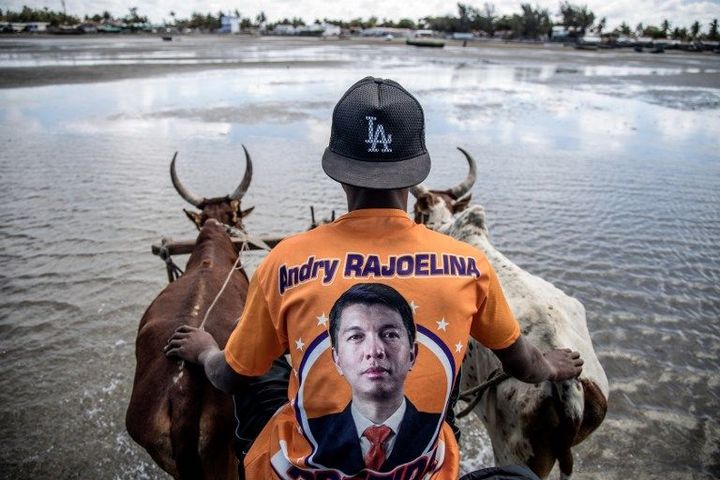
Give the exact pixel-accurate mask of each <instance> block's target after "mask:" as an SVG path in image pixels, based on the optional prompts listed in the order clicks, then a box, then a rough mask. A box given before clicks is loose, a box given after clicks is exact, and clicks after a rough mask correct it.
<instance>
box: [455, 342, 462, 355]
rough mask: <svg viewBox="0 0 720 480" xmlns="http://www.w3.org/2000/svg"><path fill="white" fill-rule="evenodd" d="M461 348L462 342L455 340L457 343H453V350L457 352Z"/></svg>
mask: <svg viewBox="0 0 720 480" xmlns="http://www.w3.org/2000/svg"><path fill="white" fill-rule="evenodd" d="M462 349H463V344H462V342H457V343H456V344H455V351H456V352H458V353H459V352H460V351H461V350H462Z"/></svg>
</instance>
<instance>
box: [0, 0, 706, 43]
mask: <svg viewBox="0 0 720 480" xmlns="http://www.w3.org/2000/svg"><path fill="white" fill-rule="evenodd" d="M457 9H458V11H457V15H445V16H428V17H424V18H420V19H418V20H417V21H415V20H412V19H409V18H403V19H400V20H398V21H394V20H391V19H385V18H383V19H382V20H379V19H378V18H377V17H370V18H368V19H364V18H355V19H352V20H335V19H329V18H324V19H322V20H320V19H315V20H314V21H313V22H312V23H317V24H319V23H329V24H332V25H337V26H340V27H342V28H344V29H351V30H353V29H365V28H372V27H390V28H392V27H395V28H409V29H416V28H427V29H432V30H437V31H440V32H446V33H455V32H473V33H477V34H481V35H486V36H489V37H493V36H495V35H496V33H497V32H502V35H503V37H505V38H508V37H509V38H525V39H536V38H543V37H547V36H548V35H549V34H550V32H551V31H552V28H553V27H554V26H563V27H565V29H566V30H567V33H568V34H569V36H571V37H581V36H584V35H585V34H586V33H594V34H600V35H602V34H606V33H614V34H617V35H627V36H638V37H640V36H644V37H651V38H654V39H661V38H667V39H675V40H683V41H688V40H713V41H717V40H720V35H719V34H718V20H717V19H713V20H712V21H710V22H709V23H708V25H707V31H706V32H705V33H703V28H702V25H701V24H700V22H699V21H695V22H693V23H692V25H690V26H680V25H674V24H672V22H671V21H670V20H668V19H666V20H664V21H663V22H662V23H661V24H660V25H657V26H656V25H643V24H642V23H639V24H637V25H636V26H635V28H631V27H630V26H629V25H628V24H627V22H622V23H621V24H620V25H619V26H617V27H615V28H614V29H612V30H609V29H608V26H607V19H606V18H605V17H603V18H600V19H597V18H596V16H595V14H594V13H593V12H592V11H591V10H590V9H589V8H588V7H587V6H585V5H574V4H572V3H570V2H568V1H563V2H562V3H560V7H559V10H558V12H556V20H553V19H552V18H551V14H550V10H549V9H547V8H541V7H539V6H532V5H531V4H529V3H523V4H521V5H520V12H518V13H514V14H512V15H502V16H500V15H497V14H496V12H495V6H494V4H492V3H485V5H484V7H483V8H482V9H480V8H476V7H473V6H472V5H469V4H464V3H458V4H457ZM169 16H170V17H171V20H170V21H165V22H164V24H163V26H167V27H174V28H177V29H193V30H202V31H214V30H218V29H219V28H220V26H221V18H222V17H223V16H234V17H236V18H239V19H240V28H241V29H244V30H250V29H258V28H263V29H266V30H272V29H273V28H274V27H275V26H276V25H280V24H291V25H293V26H295V27H297V26H303V25H306V23H305V20H304V19H302V18H300V17H294V18H284V19H282V20H279V21H276V22H268V21H267V17H266V16H265V13H264V12H260V13H259V14H257V15H255V16H254V17H250V16H243V15H241V14H240V12H239V11H238V10H237V9H236V10H234V11H232V12H230V11H228V12H222V11H219V12H217V13H215V14H213V13H211V12H208V13H205V14H203V13H199V12H194V13H193V14H192V15H191V16H190V18H177V16H176V14H175V12H172V11H171V12H169ZM0 21H5V22H48V23H49V24H50V25H52V26H58V25H68V24H79V23H82V22H83V21H84V22H95V23H112V24H125V25H139V24H148V25H149V22H148V18H147V17H146V16H143V15H140V14H139V13H138V9H137V8H130V9H129V13H128V14H127V15H125V16H124V17H119V18H115V17H113V16H112V15H111V14H110V12H108V11H104V12H102V13H101V14H94V15H85V17H84V19H81V18H79V17H77V16H73V15H66V14H65V13H63V12H56V11H53V10H49V9H48V8H47V7H45V8H43V9H34V8H30V7H27V6H24V7H23V8H22V10H20V11H19V12H14V11H12V10H6V11H3V10H0Z"/></svg>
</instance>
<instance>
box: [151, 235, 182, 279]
mask: <svg viewBox="0 0 720 480" xmlns="http://www.w3.org/2000/svg"><path fill="white" fill-rule="evenodd" d="M168 243H170V240H169V239H167V238H163V239H162V244H161V245H160V251H159V252H158V256H159V257H160V258H161V259H162V260H163V261H164V262H165V268H166V269H167V274H168V280H169V281H170V282H174V281H175V280H177V279H178V278H180V276H181V275H182V274H183V273H185V272H183V271H182V268H180V267H178V266H177V264H176V263H175V262H173V259H172V255H171V254H170V249H169V248H168Z"/></svg>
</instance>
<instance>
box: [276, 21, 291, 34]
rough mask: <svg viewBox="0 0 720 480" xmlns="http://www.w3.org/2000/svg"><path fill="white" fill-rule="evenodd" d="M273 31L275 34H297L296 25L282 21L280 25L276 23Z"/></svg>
mask: <svg viewBox="0 0 720 480" xmlns="http://www.w3.org/2000/svg"><path fill="white" fill-rule="evenodd" d="M272 33H273V35H295V27H293V26H292V25H290V24H289V23H281V24H280V25H275V28H273V31H272Z"/></svg>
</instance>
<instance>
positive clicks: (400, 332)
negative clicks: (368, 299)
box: [333, 304, 417, 401]
mask: <svg viewBox="0 0 720 480" xmlns="http://www.w3.org/2000/svg"><path fill="white" fill-rule="evenodd" d="M416 350H417V347H415V346H413V347H411V346H410V340H409V337H408V332H407V329H406V328H405V325H403V322H402V317H400V314H399V313H398V312H396V311H395V310H393V309H391V308H389V307H386V306H385V305H363V304H354V305H350V306H348V307H346V308H345V309H344V310H343V311H342V314H341V315H340V318H339V327H338V334H337V344H336V345H335V347H334V350H333V358H334V360H335V364H336V366H337V369H338V372H340V374H341V375H344V376H345V378H346V379H347V381H348V383H349V384H350V386H351V387H352V391H353V397H358V396H360V397H362V398H364V399H366V400H372V401H383V400H386V399H396V398H401V397H402V396H403V394H404V391H403V387H404V384H405V377H407V374H408V372H409V371H410V369H411V368H412V366H413V364H414V363H415V357H416Z"/></svg>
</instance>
